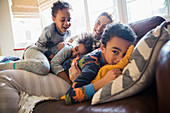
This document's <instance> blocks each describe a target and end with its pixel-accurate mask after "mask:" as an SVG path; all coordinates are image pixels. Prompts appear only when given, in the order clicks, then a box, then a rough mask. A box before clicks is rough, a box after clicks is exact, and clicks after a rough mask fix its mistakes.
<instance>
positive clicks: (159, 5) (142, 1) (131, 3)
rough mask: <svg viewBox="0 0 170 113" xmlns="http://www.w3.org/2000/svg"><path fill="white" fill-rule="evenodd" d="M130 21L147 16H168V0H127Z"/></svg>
mask: <svg viewBox="0 0 170 113" xmlns="http://www.w3.org/2000/svg"><path fill="white" fill-rule="evenodd" d="M126 4H127V13H128V22H133V21H137V20H140V19H144V18H146V17H151V16H154V15H157V16H167V15H168V7H167V0H126Z"/></svg>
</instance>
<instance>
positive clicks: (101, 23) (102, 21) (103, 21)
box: [93, 16, 111, 40]
mask: <svg viewBox="0 0 170 113" xmlns="http://www.w3.org/2000/svg"><path fill="white" fill-rule="evenodd" d="M109 23H111V21H110V19H108V18H107V17H106V16H100V17H99V18H98V19H97V21H96V23H95V25H94V29H93V33H94V35H95V37H96V38H97V40H100V39H101V35H102V33H103V31H104V29H105V28H106V25H107V24H109Z"/></svg>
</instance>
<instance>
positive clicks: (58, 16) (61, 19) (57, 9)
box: [51, 0, 72, 35]
mask: <svg viewBox="0 0 170 113" xmlns="http://www.w3.org/2000/svg"><path fill="white" fill-rule="evenodd" d="M51 9H52V11H51V14H52V20H53V21H54V23H55V24H56V28H57V30H58V31H59V33H60V34H62V35H63V34H64V33H65V32H66V31H67V29H68V28H69V27H70V26H71V22H70V21H71V16H70V10H71V9H72V8H71V5H70V4H69V3H68V2H63V1H60V0H58V1H57V2H55V3H54V4H53V6H52V7H51Z"/></svg>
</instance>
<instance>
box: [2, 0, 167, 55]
mask: <svg viewBox="0 0 170 113" xmlns="http://www.w3.org/2000/svg"><path fill="white" fill-rule="evenodd" d="M55 1H57V0H22V1H21V0H8V5H9V9H10V10H9V11H10V15H11V16H10V17H11V26H12V32H13V37H12V38H13V41H14V47H13V49H19V48H24V47H26V46H28V45H30V44H34V43H35V42H36V41H37V39H38V38H39V36H40V34H41V32H42V29H43V28H44V27H45V26H47V25H49V24H51V23H52V19H51V5H52V3H53V2H55ZM65 1H67V2H69V3H70V4H71V5H72V8H73V11H72V19H71V22H72V26H71V28H70V30H71V33H72V36H74V35H77V34H80V33H81V32H92V28H93V26H94V22H95V20H96V18H97V17H98V16H99V15H100V13H101V12H104V11H107V12H111V13H113V14H114V16H115V20H116V21H120V22H122V23H131V22H134V21H138V20H141V19H144V18H148V17H151V16H154V15H155V16H162V17H164V18H165V19H166V20H170V0H106V1H104V0H65ZM1 49H2V47H1ZM1 51H2V50H1ZM16 52H17V51H14V55H17V54H16ZM22 52H23V51H22ZM2 55H5V54H3V53H2Z"/></svg>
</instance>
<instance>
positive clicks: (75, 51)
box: [71, 44, 86, 58]
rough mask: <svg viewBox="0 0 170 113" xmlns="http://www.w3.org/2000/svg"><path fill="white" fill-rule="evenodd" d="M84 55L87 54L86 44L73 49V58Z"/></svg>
mask: <svg viewBox="0 0 170 113" xmlns="http://www.w3.org/2000/svg"><path fill="white" fill-rule="evenodd" d="M84 54H86V48H85V46H84V44H79V45H77V46H75V47H74V48H73V49H72V56H71V57H72V58H75V57H77V56H80V55H84Z"/></svg>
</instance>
